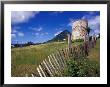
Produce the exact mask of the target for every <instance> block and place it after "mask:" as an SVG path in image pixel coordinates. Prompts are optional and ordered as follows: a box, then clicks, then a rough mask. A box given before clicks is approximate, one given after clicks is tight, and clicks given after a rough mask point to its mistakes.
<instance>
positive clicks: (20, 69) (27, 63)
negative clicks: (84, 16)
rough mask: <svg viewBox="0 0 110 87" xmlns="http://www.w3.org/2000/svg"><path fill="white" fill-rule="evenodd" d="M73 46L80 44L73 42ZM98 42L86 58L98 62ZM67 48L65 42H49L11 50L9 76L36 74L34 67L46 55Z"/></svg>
mask: <svg viewBox="0 0 110 87" xmlns="http://www.w3.org/2000/svg"><path fill="white" fill-rule="evenodd" d="M72 44H73V46H75V45H79V44H82V42H74V43H72ZM99 44H100V41H99V40H98V41H97V44H96V46H95V48H92V49H91V51H90V53H89V56H88V58H89V59H91V60H95V61H98V62H99V60H100V59H99V58H100V56H99V55H100V45H99ZM66 47H67V42H50V43H46V44H40V45H33V46H27V47H22V48H12V50H11V74H12V76H18V77H20V76H25V74H26V73H27V74H32V73H35V72H37V69H36V67H37V66H38V65H39V64H40V63H41V62H42V61H43V60H44V59H45V58H47V56H48V55H50V54H52V53H56V51H57V49H63V48H66Z"/></svg>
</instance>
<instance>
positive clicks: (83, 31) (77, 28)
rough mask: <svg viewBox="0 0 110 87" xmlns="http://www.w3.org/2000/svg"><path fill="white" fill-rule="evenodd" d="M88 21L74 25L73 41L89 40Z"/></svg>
mask: <svg viewBox="0 0 110 87" xmlns="http://www.w3.org/2000/svg"><path fill="white" fill-rule="evenodd" d="M87 29H88V21H87V20H78V21H75V22H74V23H73V25H72V40H73V41H74V40H76V39H84V40H87V39H88V32H87Z"/></svg>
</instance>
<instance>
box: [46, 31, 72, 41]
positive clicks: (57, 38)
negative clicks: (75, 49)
mask: <svg viewBox="0 0 110 87" xmlns="http://www.w3.org/2000/svg"><path fill="white" fill-rule="evenodd" d="M68 34H71V33H70V32H69V31H68V30H64V31H62V32H61V33H60V34H58V35H56V36H55V37H54V38H53V39H51V40H49V41H47V42H54V41H64V40H67V39H68Z"/></svg>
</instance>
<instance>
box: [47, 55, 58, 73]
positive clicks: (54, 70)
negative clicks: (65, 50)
mask: <svg viewBox="0 0 110 87" xmlns="http://www.w3.org/2000/svg"><path fill="white" fill-rule="evenodd" d="M48 58H49V63H50V65H51V66H52V68H53V72H54V74H57V71H56V69H55V67H54V65H53V63H52V60H51V57H50V56H48Z"/></svg>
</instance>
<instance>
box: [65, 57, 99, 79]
mask: <svg viewBox="0 0 110 87" xmlns="http://www.w3.org/2000/svg"><path fill="white" fill-rule="evenodd" d="M99 69H100V67H99V63H98V62H96V61H91V60H89V59H87V58H83V59H75V60H73V59H70V60H68V61H67V69H66V70H65V72H64V75H65V76H71V77H97V76H100V70H99Z"/></svg>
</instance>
